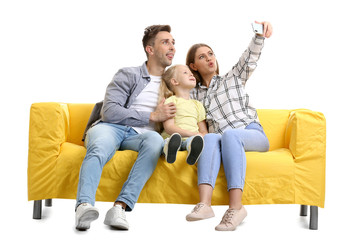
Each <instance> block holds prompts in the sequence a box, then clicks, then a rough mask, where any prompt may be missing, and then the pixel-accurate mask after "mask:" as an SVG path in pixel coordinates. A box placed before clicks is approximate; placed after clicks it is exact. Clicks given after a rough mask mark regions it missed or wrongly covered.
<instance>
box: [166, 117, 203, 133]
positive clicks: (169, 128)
mask: <svg viewBox="0 0 359 240" xmlns="http://www.w3.org/2000/svg"><path fill="white" fill-rule="evenodd" d="M163 128H164V129H165V131H166V133H168V134H169V135H172V134H173V133H179V134H181V136H182V137H191V136H194V135H197V134H198V132H192V131H188V130H185V129H182V128H180V127H177V126H176V124H175V120H174V119H173V118H171V119H168V120H166V121H164V122H163Z"/></svg>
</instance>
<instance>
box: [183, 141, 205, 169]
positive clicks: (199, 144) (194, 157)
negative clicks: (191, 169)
mask: <svg viewBox="0 0 359 240" xmlns="http://www.w3.org/2000/svg"><path fill="white" fill-rule="evenodd" d="M203 147H204V140H203V137H202V136H200V135H197V136H195V137H194V138H192V140H191V143H190V144H189V149H188V155H187V159H186V162H187V163H188V164H189V165H194V164H195V163H196V162H197V161H198V159H199V156H201V153H202V150H203Z"/></svg>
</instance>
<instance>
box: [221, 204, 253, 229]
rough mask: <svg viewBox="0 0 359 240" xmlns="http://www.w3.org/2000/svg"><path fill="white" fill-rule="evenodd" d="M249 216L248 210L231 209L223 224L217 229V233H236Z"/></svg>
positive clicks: (226, 214)
mask: <svg viewBox="0 0 359 240" xmlns="http://www.w3.org/2000/svg"><path fill="white" fill-rule="evenodd" d="M246 216H247V210H246V209H245V208H244V206H242V208H241V209H239V210H236V209H231V208H229V209H228V210H227V211H226V213H225V214H224V216H223V218H222V221H221V223H220V224H219V225H218V226H217V227H216V230H217V231H234V230H236V228H237V226H238V225H239V224H241V222H242V221H243V220H244V218H245V217H246Z"/></svg>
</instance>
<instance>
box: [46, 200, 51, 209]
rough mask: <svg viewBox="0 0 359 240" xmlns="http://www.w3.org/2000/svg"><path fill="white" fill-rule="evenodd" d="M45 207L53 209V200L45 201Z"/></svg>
mask: <svg viewBox="0 0 359 240" xmlns="http://www.w3.org/2000/svg"><path fill="white" fill-rule="evenodd" d="M45 206H46V207H52V199H45Z"/></svg>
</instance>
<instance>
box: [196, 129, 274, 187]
mask: <svg viewBox="0 0 359 240" xmlns="http://www.w3.org/2000/svg"><path fill="white" fill-rule="evenodd" d="M204 142H205V144H204V149H203V152H202V155H201V157H200V158H199V160H198V165H197V169H198V170H197V171H198V184H209V185H211V186H212V188H214V186H215V183H216V179H217V175H218V171H219V168H220V165H221V162H222V163H223V168H224V172H225V174H226V179H227V190H228V191H229V190H230V189H234V188H239V189H241V190H243V187H244V180H245V176H246V165H247V162H246V155H245V151H257V152H265V151H268V149H269V142H268V138H267V136H266V135H265V133H264V131H263V128H262V126H261V125H260V124H258V123H251V124H249V125H248V126H247V127H246V128H245V129H228V130H226V131H224V133H223V135H220V134H215V133H209V134H207V135H205V136H204Z"/></svg>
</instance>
